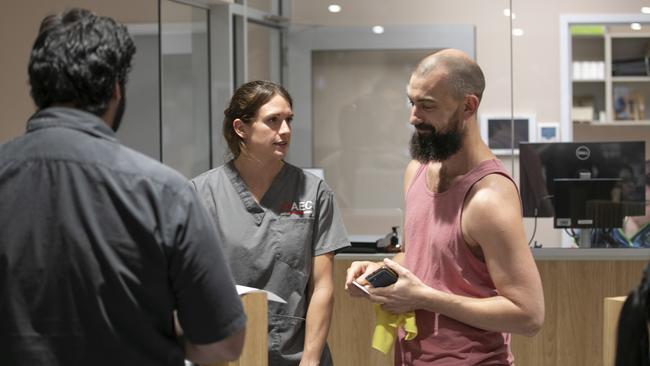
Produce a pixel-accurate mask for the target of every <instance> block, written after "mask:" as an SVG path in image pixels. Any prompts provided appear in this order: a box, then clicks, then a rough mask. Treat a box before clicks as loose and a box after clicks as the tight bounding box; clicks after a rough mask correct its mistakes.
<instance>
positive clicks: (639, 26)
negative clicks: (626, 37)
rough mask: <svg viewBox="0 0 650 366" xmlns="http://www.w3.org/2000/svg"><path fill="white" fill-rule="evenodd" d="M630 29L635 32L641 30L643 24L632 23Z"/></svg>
mask: <svg viewBox="0 0 650 366" xmlns="http://www.w3.org/2000/svg"><path fill="white" fill-rule="evenodd" d="M630 28H632V30H635V31H638V30H641V24H639V23H632V24H630Z"/></svg>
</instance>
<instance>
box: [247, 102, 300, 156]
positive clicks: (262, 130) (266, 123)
mask: <svg viewBox="0 0 650 366" xmlns="http://www.w3.org/2000/svg"><path fill="white" fill-rule="evenodd" d="M292 119H293V111H292V110H291V106H289V103H288V102H287V100H286V99H284V98H283V97H282V96H281V95H275V96H273V97H272V98H271V100H269V102H268V103H266V104H264V105H263V106H262V107H261V108H260V109H259V111H258V112H257V116H256V117H255V120H254V121H253V122H252V123H250V124H249V125H245V127H244V128H245V131H246V137H245V138H244V141H245V144H246V150H247V151H248V153H250V154H251V155H253V156H255V157H256V158H258V159H263V160H266V159H278V160H281V159H283V158H284V157H285V156H286V154H287V151H288V150H289V142H290V140H291V120H292Z"/></svg>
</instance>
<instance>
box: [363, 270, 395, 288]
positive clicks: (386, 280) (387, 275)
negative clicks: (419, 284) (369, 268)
mask: <svg viewBox="0 0 650 366" xmlns="http://www.w3.org/2000/svg"><path fill="white" fill-rule="evenodd" d="M397 277H398V276H397V273H395V271H393V270H392V269H390V268H388V267H386V266H383V267H381V268H379V269H378V270H376V271H374V272H372V273H371V274H369V275H368V276H367V277H366V281H368V282H369V283H370V284H371V285H372V286H373V287H386V286H390V285H392V284H394V283H395V282H397Z"/></svg>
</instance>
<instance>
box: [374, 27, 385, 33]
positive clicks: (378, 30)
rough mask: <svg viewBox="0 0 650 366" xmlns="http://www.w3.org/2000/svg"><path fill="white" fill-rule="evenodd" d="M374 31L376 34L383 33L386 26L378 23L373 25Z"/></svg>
mask: <svg viewBox="0 0 650 366" xmlns="http://www.w3.org/2000/svg"><path fill="white" fill-rule="evenodd" d="M372 33H374V34H382V33H384V27H382V26H381V25H376V26H374V27H372Z"/></svg>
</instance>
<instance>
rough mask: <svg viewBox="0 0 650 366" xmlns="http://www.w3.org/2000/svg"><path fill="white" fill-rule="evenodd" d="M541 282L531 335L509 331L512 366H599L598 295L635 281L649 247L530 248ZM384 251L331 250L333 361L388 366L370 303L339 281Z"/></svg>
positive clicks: (620, 291) (343, 365)
mask: <svg viewBox="0 0 650 366" xmlns="http://www.w3.org/2000/svg"><path fill="white" fill-rule="evenodd" d="M533 255H534V257H535V261H536V263H537V267H538V268H539V272H540V275H541V278H542V284H543V286H544V296H545V304H546V320H545V322H544V327H543V328H542V331H541V332H539V334H537V335H536V336H535V337H532V338H528V337H523V336H517V335H514V336H513V341H512V351H513V353H514V355H515V360H516V364H517V365H525V366H547V365H590V366H592V365H593V366H603V351H602V346H603V299H604V298H606V297H612V296H621V295H627V293H628V292H629V291H630V290H631V289H632V288H633V287H635V286H637V284H638V283H639V281H640V280H641V276H642V273H643V269H644V268H645V266H646V264H647V263H648V260H650V249H560V248H558V249H551V248H549V249H534V250H533ZM384 257H386V255H385V254H337V255H336V257H335V263H334V281H335V284H336V288H335V292H334V298H335V304H334V314H333V317H332V327H331V329H330V334H329V338H328V342H329V345H330V348H331V350H332V354H333V357H334V364H335V365H337V366H358V365H361V366H364V365H368V366H370V365H372V366H384V365H385V366H388V365H392V356H390V355H389V356H384V355H383V354H381V353H379V352H377V351H375V350H372V349H371V348H370V340H371V336H372V331H373V327H374V313H373V309H372V306H371V304H370V303H368V302H367V301H365V300H362V299H353V298H350V297H349V296H348V295H347V293H346V292H345V290H344V289H343V284H344V283H345V274H346V269H347V268H348V267H349V265H350V263H352V262H353V261H355V260H372V261H379V260H381V259H383V258H384Z"/></svg>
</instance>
